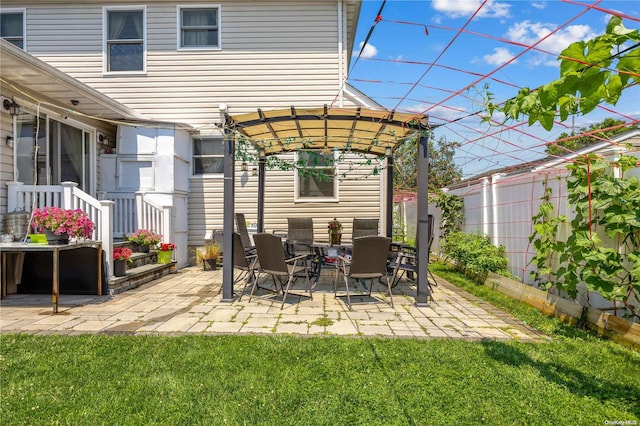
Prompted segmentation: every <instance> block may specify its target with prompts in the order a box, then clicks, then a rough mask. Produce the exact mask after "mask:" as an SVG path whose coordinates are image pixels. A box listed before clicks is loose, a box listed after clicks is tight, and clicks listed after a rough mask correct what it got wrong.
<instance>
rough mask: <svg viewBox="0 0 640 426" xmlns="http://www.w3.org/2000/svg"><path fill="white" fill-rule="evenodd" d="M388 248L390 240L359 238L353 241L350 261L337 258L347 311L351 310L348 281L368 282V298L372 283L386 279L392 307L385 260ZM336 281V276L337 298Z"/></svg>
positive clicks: (368, 237) (341, 257) (377, 237)
mask: <svg viewBox="0 0 640 426" xmlns="http://www.w3.org/2000/svg"><path fill="white" fill-rule="evenodd" d="M390 247H391V238H388V237H381V236H367V237H360V238H356V239H354V240H353V251H352V254H351V258H350V259H349V258H348V257H344V256H339V257H338V262H339V264H338V267H339V271H340V272H341V273H342V276H343V278H344V284H345V287H346V290H347V294H346V296H347V304H348V306H349V310H351V294H350V292H349V280H350V279H353V280H358V281H362V282H364V281H366V280H369V292H368V296H369V297H371V289H372V288H373V281H374V280H378V279H386V281H387V291H388V293H389V300H390V302H391V307H393V295H392V294H391V282H390V281H389V275H388V274H387V258H388V256H389V248H390ZM337 281H338V276H337V275H336V280H335V281H334V294H335V296H336V297H338V286H337Z"/></svg>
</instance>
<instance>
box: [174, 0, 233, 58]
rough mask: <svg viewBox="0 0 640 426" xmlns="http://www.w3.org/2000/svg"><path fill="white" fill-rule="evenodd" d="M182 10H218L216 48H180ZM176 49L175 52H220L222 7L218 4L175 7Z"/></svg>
mask: <svg viewBox="0 0 640 426" xmlns="http://www.w3.org/2000/svg"><path fill="white" fill-rule="evenodd" d="M182 9H218V46H216V47H211V46H193V47H191V46H189V47H182V43H180V38H181V37H182V14H181V13H180V11H181V10H182ZM176 49H177V50H186V51H193V50H222V5H220V4H182V5H177V6H176Z"/></svg>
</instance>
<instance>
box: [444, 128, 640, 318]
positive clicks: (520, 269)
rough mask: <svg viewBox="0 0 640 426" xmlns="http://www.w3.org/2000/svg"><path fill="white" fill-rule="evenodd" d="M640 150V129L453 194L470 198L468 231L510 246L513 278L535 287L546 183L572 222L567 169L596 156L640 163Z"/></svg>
mask: <svg viewBox="0 0 640 426" xmlns="http://www.w3.org/2000/svg"><path fill="white" fill-rule="evenodd" d="M638 148H640V129H634V130H630V131H628V132H625V133H622V134H619V135H617V136H615V137H613V138H612V139H611V141H604V142H599V143H595V144H593V145H591V146H588V147H586V148H583V149H581V150H579V151H577V152H575V153H571V154H567V155H565V156H563V157H559V158H546V159H543V160H540V161H536V162H531V163H526V164H521V165H519V166H514V167H510V168H509V169H508V170H502V171H500V170H496V171H493V172H491V173H489V174H487V175H483V176H478V177H476V178H473V179H469V180H467V181H464V182H461V183H459V184H456V185H455V186H452V187H451V188H449V190H450V192H451V193H452V194H456V195H458V196H460V197H462V198H463V199H464V217H465V224H464V227H463V231H464V232H480V233H482V234H485V235H488V236H489V237H490V238H491V241H492V243H493V244H494V245H496V246H499V245H502V246H504V247H505V249H506V256H507V258H508V261H509V269H510V271H511V273H512V274H513V275H514V276H516V277H518V278H519V279H520V280H521V281H522V282H524V283H527V284H532V285H533V284H535V283H534V281H533V279H532V278H531V277H530V272H531V271H532V270H533V268H534V266H533V265H531V264H530V262H531V259H532V258H533V257H534V256H535V249H534V247H533V245H532V244H531V243H530V241H529V236H530V235H532V234H533V231H534V230H533V220H532V218H533V216H534V215H536V214H537V213H538V209H539V207H540V205H541V203H542V197H543V195H544V190H545V187H544V186H543V183H546V185H547V186H548V187H549V188H550V189H551V190H552V194H553V199H552V202H553V204H554V205H557V206H558V211H557V212H556V213H557V214H558V215H566V216H567V217H569V218H571V217H572V216H573V215H574V214H573V212H572V209H571V206H570V205H569V203H568V200H567V185H566V180H564V179H563V178H566V177H567V176H568V170H567V168H566V166H567V164H570V163H571V162H572V161H573V160H574V159H576V158H578V157H580V156H582V155H585V154H590V153H595V154H599V155H602V156H603V157H605V158H608V159H612V160H614V159H616V158H619V156H620V155H622V154H625V155H633V156H635V157H638V158H639V159H640V154H638ZM625 176H626V177H631V176H636V177H638V178H640V168H635V169H632V170H629V171H627V173H626V175H625ZM563 232H565V233H566V232H568V230H567V229H564V230H563ZM583 297H585V298H588V299H589V301H590V303H591V306H595V307H604V306H610V305H611V303H610V302H606V301H604V300H603V299H602V298H601V297H600V296H598V295H594V294H589V295H588V296H586V295H583Z"/></svg>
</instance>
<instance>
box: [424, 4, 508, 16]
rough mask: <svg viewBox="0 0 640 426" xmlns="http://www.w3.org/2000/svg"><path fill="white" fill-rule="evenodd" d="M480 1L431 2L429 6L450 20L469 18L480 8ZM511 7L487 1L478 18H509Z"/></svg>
mask: <svg viewBox="0 0 640 426" xmlns="http://www.w3.org/2000/svg"><path fill="white" fill-rule="evenodd" d="M481 4H482V0H464V1H460V0H433V1H432V3H431V5H432V6H433V8H434V9H435V10H437V11H438V12H442V13H444V14H445V15H447V16H450V17H452V18H460V17H465V16H471V15H473V13H474V12H475V11H476V10H477V9H478V7H480V5H481ZM510 8H511V5H509V4H507V3H500V2H498V1H495V0H489V1H487V3H486V4H485V5H484V7H483V8H482V9H480V12H478V15H477V16H478V17H482V18H501V17H507V16H509V10H510Z"/></svg>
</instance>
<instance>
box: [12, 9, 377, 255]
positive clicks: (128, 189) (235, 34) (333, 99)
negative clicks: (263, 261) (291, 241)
mask: <svg viewBox="0 0 640 426" xmlns="http://www.w3.org/2000/svg"><path fill="white" fill-rule="evenodd" d="M360 3H361V1H360V0H318V1H313V2H303V1H282V0H280V1H277V0H273V1H269V0H264V1H263V0H227V1H224V0H223V1H221V2H217V3H211V2H204V1H199V0H195V1H188V2H179V1H166V0H156V1H152V2H148V1H140V2H132V3H125V2H122V1H101V2H100V1H91V0H88V1H73V0H71V1H67V2H50V1H40V0H32V1H13V0H4V1H3V2H2V5H1V9H0V13H1V15H2V24H3V26H2V29H1V34H0V35H1V36H2V38H3V40H0V48H1V49H2V50H1V52H0V53H1V56H2V68H1V78H2V80H1V81H0V82H1V93H0V95H2V101H3V106H5V105H6V106H7V108H6V109H5V108H3V109H1V110H0V131H1V134H0V137H1V140H2V143H0V166H1V168H0V179H1V181H2V182H1V184H0V214H1V215H5V214H7V213H9V212H12V211H13V210H14V209H15V208H25V209H26V210H29V209H30V208H31V207H32V206H34V205H43V204H60V203H62V202H63V200H64V197H63V196H62V195H61V194H64V190H65V189H64V188H67V189H66V190H67V191H68V192H69V193H73V194H74V195H73V197H75V198H74V199H75V200H76V201H77V203H80V204H81V205H82V206H86V209H87V210H90V211H92V212H93V213H92V215H93V217H95V218H96V219H99V222H100V223H99V224H98V230H97V231H96V233H97V238H101V239H102V240H103V242H107V244H103V247H105V249H107V250H110V247H111V245H110V244H111V241H112V239H113V237H114V236H115V238H118V237H121V236H123V235H126V234H127V233H130V232H133V231H134V230H135V229H136V228H138V227H152V228H154V229H156V230H159V231H160V232H161V233H163V235H164V238H165V240H166V241H171V242H174V243H176V244H177V246H178V251H177V256H178V266H179V267H183V266H186V265H188V264H189V262H190V261H191V259H192V257H193V256H192V253H193V250H194V248H195V247H198V246H201V245H202V244H203V241H204V237H205V235H206V234H207V233H208V232H210V231H211V230H212V229H216V228H218V229H221V228H222V227H223V210H224V196H223V192H224V191H223V188H224V175H223V173H222V171H223V170H222V168H223V137H224V120H225V114H227V115H231V116H233V115H234V114H243V113H250V112H255V111H256V110H257V109H260V110H261V111H268V110H272V109H282V108H289V107H291V106H292V105H295V106H296V107H298V108H314V107H321V106H323V105H332V106H337V107H356V106H362V107H366V108H379V106H378V105H376V104H375V103H374V102H372V101H371V100H370V99H368V98H367V97H366V96H365V95H364V94H362V93H359V92H358V91H357V90H355V89H354V88H352V87H349V86H348V85H345V84H344V83H343V82H344V81H345V77H346V73H347V69H348V68H347V67H348V64H349V60H350V56H351V52H352V51H353V48H354V34H355V29H356V24H357V21H358V14H359V11H360ZM16 104H17V105H19V107H20V108H19V113H17V114H16V115H13V114H12V112H13V111H12V109H11V105H16ZM36 148H37V149H36ZM304 155H305V154H304V153H302V154H301V153H284V154H282V155H281V157H282V159H283V160H284V161H293V160H298V159H304ZM325 155H328V156H331V157H335V156H337V155H338V154H337V153H334V152H329V153H325ZM300 156H302V157H300ZM252 158H253V157H252ZM358 158H360V157H358V156H354V155H351V154H350V155H348V156H347V157H346V160H345V163H340V164H336V165H334V166H333V167H332V168H329V169H328V170H327V171H326V172H327V174H328V175H330V176H332V178H331V179H329V181H325V182H319V181H316V180H314V178H313V176H304V175H301V174H299V173H294V172H293V171H290V170H277V169H276V170H271V171H270V172H269V173H268V175H267V177H266V179H267V185H266V193H265V195H264V199H265V205H266V206H265V217H264V228H265V229H266V230H270V229H277V228H284V227H286V218H287V217H288V216H291V215H296V216H310V217H313V218H314V219H315V220H316V232H317V233H318V234H321V233H322V234H324V233H326V229H325V228H326V227H325V224H326V222H328V221H329V220H330V219H332V218H333V217H336V216H337V217H338V218H339V219H342V220H343V222H344V223H345V228H346V232H348V231H349V228H350V225H351V218H353V217H378V218H380V219H381V223H382V226H386V225H385V223H384V222H385V220H386V219H385V218H386V216H385V213H384V211H383V207H381V206H383V205H384V200H385V198H386V194H385V191H386V188H387V185H386V183H385V179H386V178H385V174H383V173H380V174H376V173H373V172H372V171H373V170H374V169H376V167H378V164H377V163H376V161H375V160H374V161H373V164H372V165H368V166H366V167H360V168H359V171H358V172H357V173H356V175H349V174H348V173H347V171H348V170H350V169H351V166H349V163H350V162H351V163H353V162H357V161H358ZM242 163H243V162H242V161H238V162H236V174H237V176H239V179H236V183H235V187H236V189H235V210H236V211H241V212H244V213H245V214H246V216H247V219H248V220H249V221H250V222H255V221H256V220H257V213H256V198H257V193H258V187H257V186H258V185H257V178H256V177H255V176H254V175H253V172H252V169H254V168H255V167H256V164H254V163H252V164H246V165H245V164H242ZM341 176H342V177H341ZM363 177H368V178H367V179H363ZM67 181H71V182H75V184H77V185H66V184H65V185H66V186H63V185H62V184H63V182H67ZM292 182H293V183H292ZM33 185H35V187H34V186H33ZM68 198H69V197H67V199H66V200H65V201H64V202H66V203H69V202H70V201H69V200H68ZM34 203H35V204H34ZM74 205H77V204H76V202H74ZM105 217H106V218H109V217H110V218H111V219H109V220H103V219H104V218H105ZM103 222H104V223H103ZM382 229H384V228H382ZM107 240H108V241H107ZM185 248H188V250H185Z"/></svg>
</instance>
